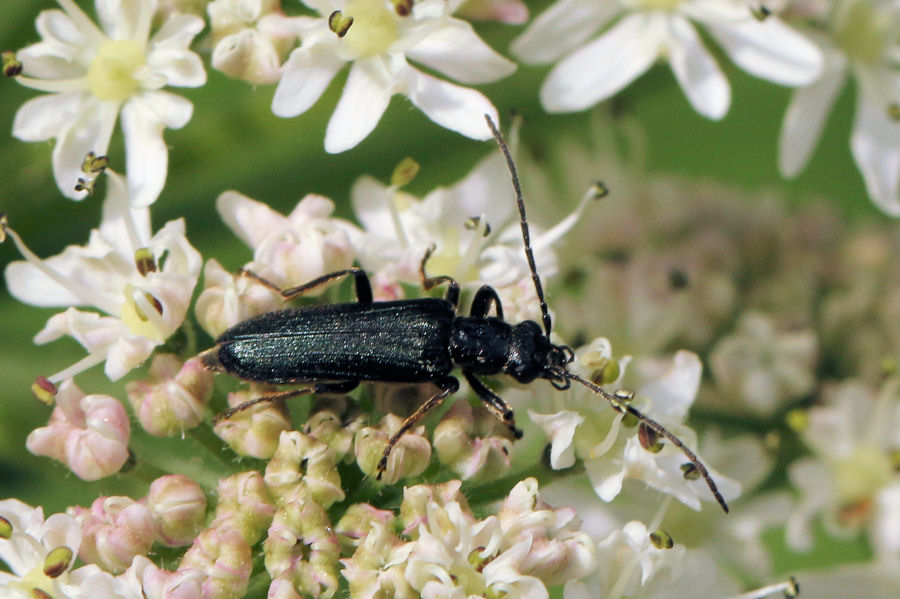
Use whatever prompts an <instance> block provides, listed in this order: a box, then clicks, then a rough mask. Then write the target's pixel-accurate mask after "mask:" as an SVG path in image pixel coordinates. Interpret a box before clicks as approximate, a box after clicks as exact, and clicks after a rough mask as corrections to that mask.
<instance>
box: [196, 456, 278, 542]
mask: <svg viewBox="0 0 900 599" xmlns="http://www.w3.org/2000/svg"><path fill="white" fill-rule="evenodd" d="M216 494H217V495H218V497H219V503H218V505H216V511H215V516H214V517H213V521H212V523H210V525H209V526H210V528H214V527H217V526H221V525H223V524H226V523H227V524H228V525H230V526H231V527H233V528H235V529H237V530H238V531H239V532H240V533H241V534H242V535H243V536H244V540H245V541H247V543H249V544H251V545H253V544H255V543H256V542H257V541H259V539H260V538H262V535H263V533H264V532H265V531H266V529H267V528H268V527H269V524H271V523H272V516H273V515H274V514H275V505H274V504H273V503H272V499H271V498H270V497H269V492H268V489H266V483H265V481H264V480H263V477H262V474H260V473H259V472H257V471H255V470H251V471H249V472H240V473H238V474H233V475H231V476H229V477H228V478H226V479H223V480H221V481H219V485H218V486H217V487H216Z"/></svg>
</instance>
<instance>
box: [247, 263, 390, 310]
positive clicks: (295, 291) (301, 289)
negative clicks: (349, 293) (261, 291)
mask: <svg viewBox="0 0 900 599" xmlns="http://www.w3.org/2000/svg"><path fill="white" fill-rule="evenodd" d="M237 274H238V275H240V276H242V277H247V278H248V279H253V280H254V281H256V282H257V283H259V284H260V285H262V286H263V287H266V288H268V289H271V290H272V291H274V292H275V293H277V294H278V295H280V296H281V298H282V299H283V300H284V301H286V302H287V301H290V300H292V299H294V298H297V297H300V296H301V295H303V294H304V293H306V292H308V291H311V290H313V289H315V288H316V287H321V286H322V285H324V284H326V283H328V282H330V281H333V280H334V279H338V278H340V277H345V276H347V275H351V276H352V277H353V280H354V283H355V284H356V300H357V301H358V302H359V303H361V304H371V303H372V284H371V283H370V282H369V275H367V274H366V271H364V270H363V269H361V268H358V267H355V266H354V267H353V268H346V269H344V270H337V271H335V272H330V273H328V274H325V275H322V276H321V277H317V278H315V279H313V280H312V281H307V282H306V283H304V284H302V285H297V286H296V287H289V288H288V289H282V288H281V287H279V286H278V285H276V284H275V283H273V282H272V281H270V280H268V279H265V278H263V277H261V276H259V275H258V274H256V273H255V272H252V271H249V270H244V269H243V268H241V269H239V270H238V271H237Z"/></svg>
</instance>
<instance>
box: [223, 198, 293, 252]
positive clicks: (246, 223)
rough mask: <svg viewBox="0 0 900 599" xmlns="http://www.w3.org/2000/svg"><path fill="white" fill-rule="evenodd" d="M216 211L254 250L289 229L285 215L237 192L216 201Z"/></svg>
mask: <svg viewBox="0 0 900 599" xmlns="http://www.w3.org/2000/svg"><path fill="white" fill-rule="evenodd" d="M216 211H217V212H218V213H219V216H220V217H221V218H222V220H223V221H224V222H225V224H226V225H228V228H229V229H231V230H232V231H233V232H234V234H235V235H237V236H238V237H239V238H240V239H241V240H242V241H243V242H244V243H246V244H247V245H248V246H250V247H251V248H253V249H256V247H257V246H258V245H259V244H260V243H262V242H263V240H264V239H265V238H267V237H269V236H270V235H278V233H279V232H280V231H284V230H286V229H288V228H289V223H288V220H287V219H286V218H285V217H284V216H283V215H281V214H279V213H277V212H275V211H274V210H272V209H271V208H269V206H268V205H266V204H264V203H262V202H258V201H256V200H253V199H251V198H248V197H247V196H245V195H244V194H242V193H238V192H236V191H225V192H222V193H221V194H220V195H219V197H218V198H217V199H216Z"/></svg>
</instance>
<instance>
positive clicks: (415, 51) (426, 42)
mask: <svg viewBox="0 0 900 599" xmlns="http://www.w3.org/2000/svg"><path fill="white" fill-rule="evenodd" d="M406 56H407V58H410V59H412V60H415V61H417V62H420V63H422V64H423V65H425V66H427V67H428V68H430V69H434V70H435V71H438V72H440V73H443V74H444V75H447V76H448V77H451V78H453V79H456V80H457V81H459V82H461V83H468V84H475V83H488V82H490V81H496V80H497V79H502V78H503V77H506V76H507V75H510V74H512V72H513V71H515V70H516V64H515V63H514V62H512V61H510V60H507V59H506V58H504V57H503V56H501V55H500V54H498V53H497V52H494V50H493V49H492V48H491V47H490V46H488V45H487V44H486V43H484V41H483V40H482V39H481V38H480V37H478V34H477V33H475V31H474V30H473V29H472V26H471V25H470V24H469V23H467V22H465V21H461V20H459V19H448V20H447V21H446V24H445V25H444V26H443V27H441V28H440V29H439V30H437V31H435V32H434V33H432V34H431V35H429V36H427V37H426V38H425V39H423V40H422V41H421V42H419V43H418V44H416V45H415V46H413V47H412V48H410V49H409V50H407V51H406Z"/></svg>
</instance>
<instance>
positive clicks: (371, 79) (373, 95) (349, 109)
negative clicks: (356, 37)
mask: <svg viewBox="0 0 900 599" xmlns="http://www.w3.org/2000/svg"><path fill="white" fill-rule="evenodd" d="M378 67H379V61H378V60H377V59H372V60H360V61H357V62H356V63H355V64H354V65H353V67H352V68H351V69H350V75H349V76H348V77H347V83H346V84H345V85H344V93H342V94H341V99H340V100H339V101H338V105H337V108H335V109H334V114H332V115H331V119H330V120H329V121H328V128H327V129H326V131H325V151H326V152H328V153H329V154H337V153H339V152H343V151H345V150H349V149H350V148H352V147H355V146H356V145H357V144H358V143H359V142H361V141H362V140H364V139H365V138H366V137H367V136H368V135H369V133H371V132H372V130H373V129H375V125H377V124H378V121H379V120H381V115H383V114H384V111H385V110H386V109H387V107H388V104H389V103H390V101H391V96H392V95H393V92H394V90H393V89H392V85H391V84H390V82H389V81H387V80H386V79H385V77H384V76H383V75H384V72H383V71H382V70H381V69H379V68H378Z"/></svg>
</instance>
